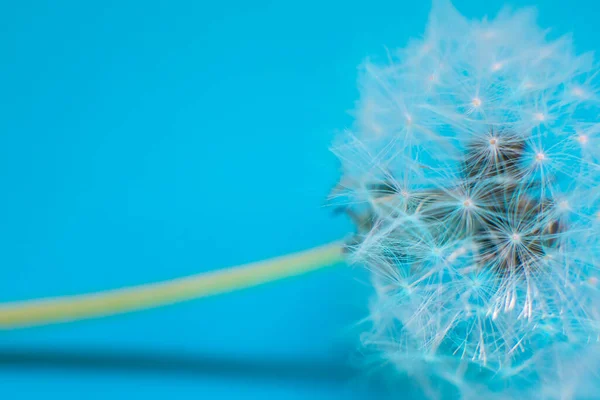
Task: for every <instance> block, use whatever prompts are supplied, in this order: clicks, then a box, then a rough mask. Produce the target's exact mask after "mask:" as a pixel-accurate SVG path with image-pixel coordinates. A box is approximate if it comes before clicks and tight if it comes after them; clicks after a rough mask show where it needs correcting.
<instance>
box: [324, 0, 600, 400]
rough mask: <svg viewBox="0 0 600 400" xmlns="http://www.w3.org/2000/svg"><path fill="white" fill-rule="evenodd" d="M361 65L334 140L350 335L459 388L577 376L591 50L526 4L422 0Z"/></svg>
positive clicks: (598, 145)
mask: <svg viewBox="0 0 600 400" xmlns="http://www.w3.org/2000/svg"><path fill="white" fill-rule="evenodd" d="M361 71H362V72H361V77H360V88H361V97H360V100H359V102H358V112H357V113H356V115H357V119H356V123H355V126H354V127H353V129H351V130H349V131H347V132H345V133H344V134H342V135H340V137H339V140H338V141H337V142H336V143H335V145H334V146H333V151H334V152H335V153H336V154H337V155H338V156H339V158H340V160H341V161H342V167H343V178H342V182H344V185H343V186H344V197H343V198H340V200H339V201H345V202H346V204H344V207H346V208H347V209H348V210H351V213H352V216H353V219H354V220H355V222H356V225H357V232H356V235H355V236H353V237H352V238H351V240H349V241H348V245H347V248H348V257H349V259H350V260H351V261H353V262H357V263H360V264H363V265H366V266H367V267H368V268H369V270H370V271H372V276H373V283H374V286H375V289H376V293H377V296H376V298H375V299H374V301H373V306H372V318H371V319H372V324H373V329H372V332H371V333H370V334H368V335H366V336H365V344H366V345H368V346H370V347H372V348H375V349H376V351H377V352H378V354H379V355H380V357H381V358H382V359H383V360H384V361H385V362H388V363H391V364H392V365H395V366H396V368H397V369H398V370H399V371H402V372H406V373H412V374H417V373H418V371H423V370H421V367H423V368H425V367H424V366H426V368H425V369H426V370H427V371H428V374H432V373H433V375H434V376H435V379H434V380H436V382H440V381H441V382H445V384H447V385H449V386H451V387H453V388H455V389H456V390H458V391H459V392H460V393H461V394H462V395H463V397H468V396H469V394H471V395H472V396H475V397H477V396H481V393H484V390H487V393H489V394H490V396H489V398H492V394H494V393H495V394H498V393H500V397H503V398H506V397H510V396H515V397H527V396H530V397H531V396H533V395H532V394H533V393H542V394H543V396H545V397H546V398H559V397H560V396H565V395H567V394H570V393H571V392H569V393H567V391H566V390H567V389H565V388H568V389H569V390H571V391H572V393H576V392H578V391H579V390H580V389H582V388H590V387H594V384H593V379H591V372H590V373H587V372H586V371H587V370H586V369H584V368H583V367H584V365H589V366H593V367H595V366H599V365H600V350H599V349H600V345H598V344H597V342H598V340H599V338H600V291H599V290H598V285H599V284H598V279H599V278H598V277H599V276H600V274H599V271H598V263H599V262H600V250H599V244H600V211H597V210H598V207H600V184H599V182H600V167H599V165H600V121H598V115H600V108H599V105H598V103H597V101H596V98H597V97H596V95H595V93H596V92H597V87H596V82H595V79H596V76H597V75H596V68H595V63H594V61H593V57H591V56H590V55H588V54H584V55H579V54H576V53H575V51H574V50H573V44H572V41H571V39H570V37H568V36H564V37H560V38H558V39H550V38H548V36H547V31H546V30H544V29H541V28H539V27H538V26H537V23H536V22H535V13H534V12H533V11H532V10H531V9H525V10H517V11H508V10H504V11H502V12H501V13H499V14H498V15H497V16H496V17H495V18H493V19H485V20H481V21H480V20H470V19H467V18H465V17H463V16H462V15H460V14H459V13H458V12H457V11H456V10H455V9H454V8H453V6H452V5H451V4H450V3H449V2H447V1H445V0H437V1H434V6H433V10H432V12H431V14H430V18H429V23H428V25H427V28H426V30H425V34H424V36H423V38H422V39H421V40H411V41H410V42H409V43H408V44H407V46H406V47H404V48H402V49H400V50H398V51H396V52H394V53H391V56H390V59H389V61H388V62H386V63H376V62H367V63H365V64H364V66H363V68H362V69H361ZM580 356H581V359H582V360H583V359H585V360H586V363H581V365H577V373H572V371H571V370H573V368H574V366H575V365H576V364H577V363H576V360H577V359H578V357H580ZM590 371H593V368H591V369H590ZM423 379H424V381H430V378H423ZM586 379H588V380H587V381H586ZM523 382H525V383H526V384H524V385H523ZM431 387H436V385H434V384H432V385H431ZM431 387H430V388H429V389H431ZM432 390H434V389H432ZM527 390H530V392H528V393H526V392H525V391H527ZM434 391H435V390H434ZM484 397H485V396H484ZM533 397H535V396H533ZM486 398H487V397H486Z"/></svg>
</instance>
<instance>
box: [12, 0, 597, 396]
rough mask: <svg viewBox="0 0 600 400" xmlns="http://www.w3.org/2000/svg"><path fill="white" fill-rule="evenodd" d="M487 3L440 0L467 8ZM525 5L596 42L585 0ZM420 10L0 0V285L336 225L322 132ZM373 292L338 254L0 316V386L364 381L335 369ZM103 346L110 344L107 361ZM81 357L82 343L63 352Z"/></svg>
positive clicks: (138, 390)
mask: <svg viewBox="0 0 600 400" xmlns="http://www.w3.org/2000/svg"><path fill="white" fill-rule="evenodd" d="M502 3H503V2H501V1H496V0H494V1H489V2H482V1H466V0H464V1H460V0H457V1H456V2H455V4H456V6H457V7H458V8H459V10H460V11H462V12H463V13H464V14H466V15H467V16H469V17H481V16H483V15H484V14H486V13H488V14H494V13H495V12H496V11H497V10H498V9H499V8H500V6H501V4H502ZM512 4H515V5H519V6H520V5H523V4H517V3H514V2H513V3H512ZM527 4H532V3H527ZM537 5H538V6H539V10H540V23H541V25H542V26H551V27H554V28H555V30H556V32H569V31H573V32H574V33H575V38H576V43H577V48H578V50H582V51H583V50H592V49H594V48H595V47H594V46H596V45H597V42H598V36H599V34H598V33H596V32H594V30H595V29H596V28H595V26H596V23H595V22H596V19H594V18H591V16H593V15H596V16H598V15H599V14H600V12H599V11H598V6H594V5H592V2H589V4H588V2H587V1H584V0H571V1H569V2H568V3H565V2H561V1H539V2H537ZM429 8H430V5H429V2H427V1H424V2H420V1H410V2H409V1H401V0H396V1H384V0H371V1H369V2H363V1H337V2H334V1H331V2H322V1H316V0H308V1H280V2H275V1H263V0H256V1H223V2H208V1H144V2H142V1H140V2H136V1H125V2H123V1H101V2H100V1H99V2H92V1H85V2H80V1H25V0H23V1H17V2H8V1H3V2H1V3H0V55H1V57H2V62H0V185H1V188H2V189H1V194H0V210H1V211H0V212H1V218H0V255H1V259H0V262H1V265H2V267H1V269H0V300H2V301H8V300H18V299H28V298H36V297H43V296H54V295H66V294H75V293H82V292H89V291H96V290H103V289H109V288H115V287H122V286H127V285H133V284H139V283H144V282H152V281H159V280H163V279H167V278H172V277H178V276H183V275H188V274H193V273H197V272H201V271H208V270H212V269H218V268H222V267H226V266H230V265H234V264H239V263H244V262H249V261H254V260H258V259H263V258H267V257H271V256H276V255H280V254H284V253H287V252H292V251H297V250H301V249H305V248H308V247H311V246H314V245H318V244H322V243H324V242H328V241H330V240H335V239H338V238H340V237H341V236H343V235H344V234H345V233H346V232H348V231H349V230H350V229H351V226H350V224H349V223H348V221H346V220H345V219H344V218H333V217H332V216H331V210H330V209H327V208H325V207H324V206H323V203H324V198H325V196H326V195H327V193H328V191H329V190H330V189H331V187H332V186H333V185H334V184H335V182H336V178H337V175H338V164H337V162H336V160H335V158H334V157H333V156H332V155H331V154H330V153H329V150H328V146H329V144H330V142H331V140H332V138H333V136H334V134H335V133H336V132H337V131H339V130H341V129H344V128H346V127H349V126H350V125H351V124H352V117H351V115H350V113H349V111H350V110H351V109H352V108H353V106H354V101H355V100H356V99H357V98H358V91H357V86H356V78H357V70H356V67H357V66H358V65H359V64H360V62H361V61H362V60H363V59H364V58H365V57H367V56H370V55H377V54H382V53H383V51H384V46H388V47H390V48H394V47H399V46H403V45H404V44H405V43H406V41H407V40H408V38H409V37H411V36H416V35H421V34H422V32H423V30H424V28H425V24H426V18H427V13H428V10H429ZM369 293H370V292H369V288H368V277H367V276H366V274H365V273H364V272H363V271H360V270H358V269H356V268H354V269H352V268H348V267H339V268H334V269H329V270H325V271H320V272H316V273H314V274H311V275H307V276H304V277H301V278H296V279H292V280H286V281H281V282H277V283H273V284H268V285H265V286H261V287H258V288H254V289H249V290H245V291H242V292H238V293H233V294H228V295H222V296H218V297H214V298H209V299H202V300H198V301H192V302H189V303H185V304H180V305H176V306H171V307H165V308H161V309H156V310H150V311H144V312H139V313H135V314H129V315H123V316H117V317H111V318H107V319H102V320H93V321H85V322H78V323H74V324H68V325H59V326H51V327H43V328H36V329H28V330H21V331H12V332H0V396H1V397H5V396H6V397H7V398H30V397H31V398H41V397H45V398H63V399H80V398H90V399H93V398H99V399H101V398H106V397H107V396H109V395H110V396H111V398H114V399H121V398H123V399H129V398H167V397H168V398H233V399H236V398H240V399H241V398H291V399H305V398H310V399H318V398H341V399H353V398H357V399H358V398H373V397H374V396H375V395H374V392H373V391H372V389H371V388H366V387H365V385H364V384H363V383H362V378H355V377H353V371H350V370H348V367H347V365H348V360H349V359H351V358H352V357H355V354H354V353H355V351H356V349H357V346H358V344H357V341H358V336H359V333H360V327H357V326H356V323H357V321H358V320H359V319H360V318H361V317H364V316H365V314H366V307H367V304H368V296H369ZM11 351H12V352H17V353H19V352H20V353H19V354H33V355H36V354H45V353H44V352H51V354H54V356H53V357H54V358H53V360H54V361H53V362H47V363H44V362H39V360H38V362H31V363H26V362H25V363H19V362H17V361H18V357H12V358H11V357H10V356H9V355H10V352H11ZM3 352H4V353H3ZM6 352H8V353H6ZM2 354H4V355H2ZM7 354H9V355H7ZM61 354H62V355H63V356H64V357H62V360H63V361H61ZM99 354H100V355H107V354H108V355H109V358H110V357H113V356H114V357H113V361H112V363H111V362H108V363H107V364H108V365H105V367H102V366H101V365H100V364H102V363H100V362H98V355H99ZM74 355H79V356H80V357H87V356H86V355H88V356H89V358H90V359H91V361H89V362H87V363H86V362H81V360H80V362H73V365H69V363H68V362H65V361H64V360H65V359H67V360H68V359H69V357H71V358H73V357H75V356H74ZM118 357H125V359H128V360H134V361H135V360H138V361H139V359H140V357H141V358H143V357H155V358H156V359H165V360H167V361H165V363H164V365H163V367H164V368H163V369H162V370H161V369H160V368H159V369H153V368H146V369H144V368H138V367H139V365H138V367H135V365H134V366H133V367H132V368H128V367H127V366H124V367H122V368H118V364H123V362H121V363H120V362H118V360H119V358H118ZM127 357H129V358H127ZM173 357H174V358H173ZM177 357H189V359H191V360H196V361H197V362H196V361H194V362H195V363H196V364H194V365H196V370H195V371H190V369H189V368H187V370H186V368H171V370H170V369H169V368H170V367H168V366H169V365H171V364H177V363H178V362H179V364H182V360H179V359H178V358H177ZM51 358H52V357H51ZM75 358H77V357H75ZM94 360H96V361H94ZM168 360H171V361H168ZM178 360H179V361H178ZM203 360H204V361H203ZM207 360H208V361H207ZM210 360H212V361H210ZM215 360H216V361H215ZM219 360H220V361H219ZM61 363H62V364H61ZM211 363H212V364H211ZM219 363H221V364H223V366H222V367H219V368H217V367H215V366H214V365H217V364H219ZM236 363H237V365H238V367H235V366H232V365H234V364H236ZM125 364H126V363H125ZM132 364H135V362H132ZM137 364H140V362H138V363H137ZM142 364H143V363H142ZM183 364H185V362H184V363H183ZM211 365H212V366H211ZM219 365H220V364H219ZM282 365H291V366H292V367H291V369H290V371H291V372H290V373H289V375H290V376H288V377H282V376H281V375H282V374H281V372H282V371H283V370H285V367H282ZM299 365H305V366H306V365H308V367H303V368H300V367H298V366H299ZM313 365H314V366H320V367H318V368H322V369H323V370H324V371H326V372H325V373H323V374H321V373H318V372H317V371H315V368H317V367H315V368H313V367H311V366H313ZM294 366H295V367H294ZM236 368H237V370H236ZM172 369H174V370H172ZM244 370H254V372H249V373H248V374H245V373H243V371H244ZM211 371H212V372H211ZM294 371H295V372H294ZM311 371H312V372H311ZM284 375H285V374H284ZM295 375H297V376H295ZM399 395H400V396H401V394H399ZM399 398H400V397H399Z"/></svg>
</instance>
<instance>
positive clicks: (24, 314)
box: [0, 242, 343, 329]
mask: <svg viewBox="0 0 600 400" xmlns="http://www.w3.org/2000/svg"><path fill="white" fill-rule="evenodd" d="M342 253H343V252H342V244H341V243H340V242H335V243H332V244H328V245H325V246H320V247H316V248H313V249H310V250H305V251H302V252H298V253H293V254H289V255H285V256H281V257H276V258H272V259H269V260H265V261H259V262H254V263H250V264H245V265H241V266H237V267H231V268H225V269H221V270H218V271H211V272H207V273H202V274H197V275H192V276H188V277H183V278H178V279H173V280H169V281H164V282H158V283H151V284H145V285H139V286H133V287H128V288H123V289H116V290H108V291H104V292H97V293H89V294H82V295H74V296H64V297H54V298H46V299H36V300H27V301H19V302H12V303H4V304H0V329H15V328H23V327H30V326H36V325H48V324H55V323H60V322H69V321H76V320H82V319H88V318H97V317H105V316H109V315H114V314H121V313H126V312H130V311H135V310H142V309H147V308H153V307H160V306H163V305H167V304H173V303H178V302H182V301H186V300H192V299H197V298H200V297H206V296H211V295H215V294H220V293H226V292H232V291H235V290H239V289H244V288H248V287H251V286H256V285H260V284H263V283H267V282H271V281H274V280H278V279H282V278H287V277H291V276H296V275H300V274H304V273H307V272H310V271H314V270H317V269H321V268H324V267H327V266H331V265H335V264H337V263H339V262H341V261H342V260H343V254H342Z"/></svg>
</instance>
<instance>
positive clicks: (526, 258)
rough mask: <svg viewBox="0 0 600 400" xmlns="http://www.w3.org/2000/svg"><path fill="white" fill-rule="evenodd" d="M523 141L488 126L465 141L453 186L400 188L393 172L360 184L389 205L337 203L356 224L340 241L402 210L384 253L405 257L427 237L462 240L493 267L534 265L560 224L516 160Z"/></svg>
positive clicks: (514, 269)
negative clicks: (408, 190)
mask: <svg viewBox="0 0 600 400" xmlns="http://www.w3.org/2000/svg"><path fill="white" fill-rule="evenodd" d="M525 149H526V143H525V141H524V140H523V139H522V138H521V137H520V136H518V135H516V134H514V133H511V132H508V131H499V132H495V131H494V130H493V129H490V131H489V132H488V134H487V136H482V137H480V138H478V140H476V141H473V142H471V143H469V145H468V146H467V147H466V150H465V154H464V160H463V161H462V166H461V168H460V177H459V181H458V182H459V183H458V184H456V183H455V184H454V186H451V187H436V188H434V189H430V190H421V191H419V192H416V193H412V194H411V195H407V193H406V192H404V191H403V190H402V189H401V188H400V187H399V185H398V183H397V182H394V181H393V180H389V181H386V182H379V183H370V184H368V185H367V190H368V191H369V192H370V194H371V196H372V197H373V199H374V204H382V203H387V205H388V206H390V207H391V212H388V213H386V214H382V213H381V210H380V207H378V209H376V208H375V207H370V208H368V209H367V210H366V211H363V212H362V213H361V214H358V213H357V212H356V211H354V210H352V209H351V208H344V209H343V210H344V211H345V212H346V213H347V214H348V215H350V216H351V217H352V219H353V220H354V222H355V224H356V225H357V230H358V234H357V235H356V236H354V237H353V238H352V239H351V240H349V241H348V243H347V249H348V251H352V250H353V249H356V248H358V246H359V245H360V244H361V243H362V242H363V241H364V239H365V237H367V236H368V235H369V234H372V233H373V232H376V231H378V230H382V229H389V226H390V221H392V220H394V219H396V220H397V219H398V218H402V217H404V218H405V219H406V220H407V222H406V223H402V224H399V225H398V226H396V227H394V228H393V232H388V233H387V235H388V236H389V237H395V238H397V241H398V242H399V243H400V245H398V246H394V247H393V250H390V251H391V252H392V253H390V254H388V261H389V259H390V258H391V259H395V260H396V261H400V262H407V261H410V260H411V258H412V256H411V250H413V249H414V243H415V242H418V241H420V240H424V239H423V238H424V237H430V238H431V240H433V241H435V244H436V245H437V246H439V247H443V246H444V245H445V244H446V243H448V242H450V241H456V240H470V241H471V242H472V243H473V245H474V246H473V247H474V249H475V252H476V258H477V260H478V265H479V266H481V267H487V268H491V269H493V270H495V271H497V272H498V273H500V274H514V273H518V272H519V271H521V270H523V269H527V270H528V271H529V272H535V271H536V270H537V269H538V268H540V265H541V262H542V260H543V258H544V256H545V255H546V254H547V252H548V249H550V248H556V247H557V246H559V244H560V241H559V237H560V234H561V233H562V232H563V231H564V229H565V224H564V223H563V222H562V221H560V218H559V215H560V213H559V212H558V210H557V206H556V203H555V201H554V200H553V199H552V198H551V196H550V195H549V194H548V193H544V192H543V190H542V189H540V187H539V185H537V186H536V184H535V183H534V182H533V181H532V180H530V179H525V174H526V171H525V169H524V168H522V167H521V165H522V164H523V157H524V153H525ZM407 216H408V217H411V218H412V220H410V219H411V218H406V217H407ZM415 221H418V223H416V224H415ZM424 227H426V228H424ZM424 229H426V232H424ZM402 240H405V242H406V245H405V246H403V245H402V243H401V242H402Z"/></svg>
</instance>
